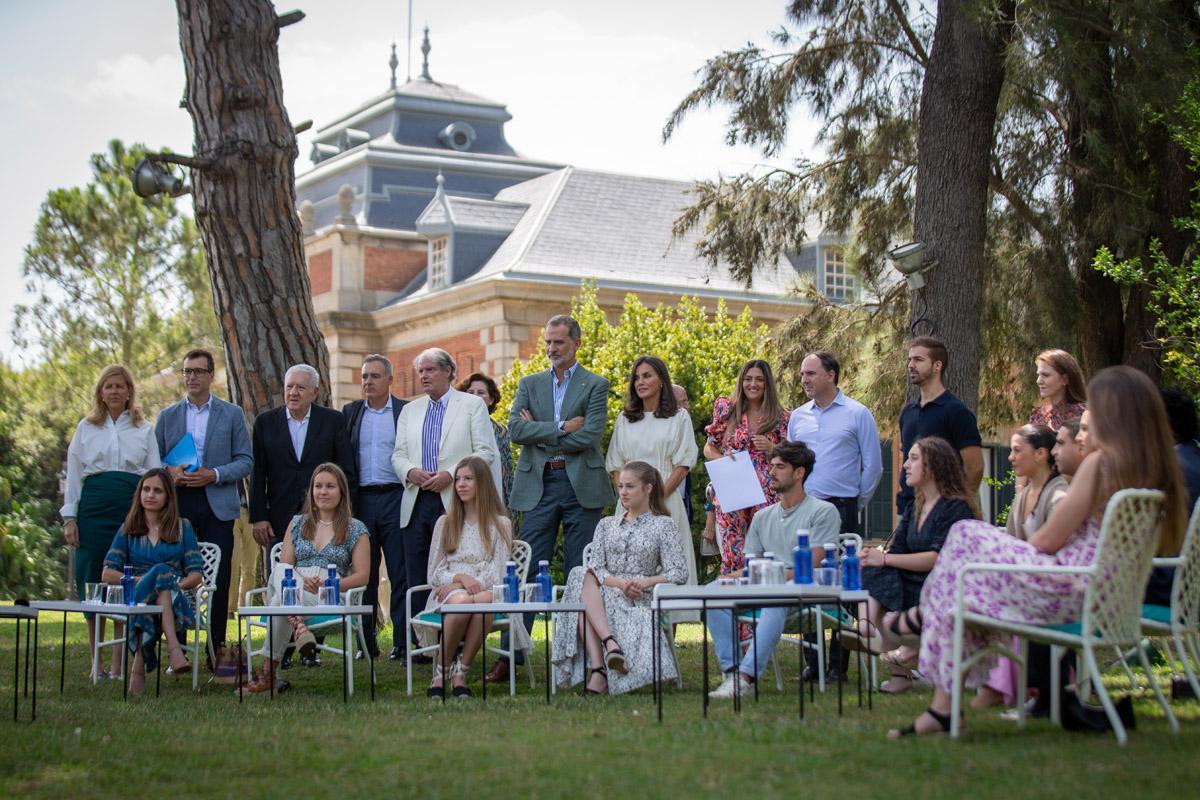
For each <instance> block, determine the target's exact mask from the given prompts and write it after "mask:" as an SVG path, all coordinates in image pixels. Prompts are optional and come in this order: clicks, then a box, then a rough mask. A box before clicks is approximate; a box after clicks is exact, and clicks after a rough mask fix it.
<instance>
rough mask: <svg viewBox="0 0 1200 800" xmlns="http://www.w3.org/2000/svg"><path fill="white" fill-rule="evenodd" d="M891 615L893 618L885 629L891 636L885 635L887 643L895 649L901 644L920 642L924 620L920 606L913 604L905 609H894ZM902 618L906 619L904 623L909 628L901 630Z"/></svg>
mask: <svg viewBox="0 0 1200 800" xmlns="http://www.w3.org/2000/svg"><path fill="white" fill-rule="evenodd" d="M914 615H915V616H914ZM889 616H890V617H891V619H890V620H888V621H887V622H886V624H885V625H884V629H885V630H886V631H887V632H888V633H889V634H890V636H885V637H884V639H885V644H888V645H889V646H890V647H891V649H893V650H894V649H895V648H896V647H898V646H900V645H905V644H907V645H916V644H918V643H919V642H920V640H921V628H922V622H923V615H922V614H921V607H920V606H912V607H911V608H906V609H905V610H903V611H893V612H892V613H891V614H889ZM901 620H903V621H904V625H905V627H907V628H908V630H906V631H902V630H900V621H901ZM887 639H891V641H890V642H888V641H887Z"/></svg>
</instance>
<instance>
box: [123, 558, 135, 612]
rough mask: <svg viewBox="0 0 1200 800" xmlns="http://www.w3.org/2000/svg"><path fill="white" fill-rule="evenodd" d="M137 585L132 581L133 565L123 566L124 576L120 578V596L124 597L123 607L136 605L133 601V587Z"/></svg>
mask: <svg viewBox="0 0 1200 800" xmlns="http://www.w3.org/2000/svg"><path fill="white" fill-rule="evenodd" d="M136 585H137V581H135V580H134V579H133V565H132V564H126V565H125V574H124V575H122V576H121V594H123V595H125V605H127V606H133V605H137V601H135V600H134V599H133V587H134V586H136Z"/></svg>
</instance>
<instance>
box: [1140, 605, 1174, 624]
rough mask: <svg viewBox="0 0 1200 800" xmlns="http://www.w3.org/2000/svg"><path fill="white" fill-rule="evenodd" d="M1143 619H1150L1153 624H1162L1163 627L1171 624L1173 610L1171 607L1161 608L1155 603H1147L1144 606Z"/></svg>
mask: <svg viewBox="0 0 1200 800" xmlns="http://www.w3.org/2000/svg"><path fill="white" fill-rule="evenodd" d="M1142 619H1148V620H1150V621H1152V622H1160V623H1162V624H1163V625H1170V624H1171V608H1170V606H1160V605H1155V604H1153V603H1146V604H1144V605H1143V606H1142Z"/></svg>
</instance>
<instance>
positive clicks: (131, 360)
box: [13, 140, 220, 400]
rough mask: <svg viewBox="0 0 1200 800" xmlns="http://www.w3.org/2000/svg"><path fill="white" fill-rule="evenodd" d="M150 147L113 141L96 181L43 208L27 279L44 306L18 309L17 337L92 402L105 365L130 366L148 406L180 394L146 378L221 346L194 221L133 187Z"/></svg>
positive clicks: (98, 159)
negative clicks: (195, 349)
mask: <svg viewBox="0 0 1200 800" xmlns="http://www.w3.org/2000/svg"><path fill="white" fill-rule="evenodd" d="M145 153H146V148H145V147H144V146H142V145H133V146H132V147H130V148H126V147H125V145H124V144H122V143H121V142H120V141H117V140H114V141H112V142H110V143H109V149H108V151H107V152H105V153H97V154H95V155H93V156H92V158H91V165H92V181H91V182H90V183H88V184H87V185H86V186H82V187H71V188H67V189H55V190H53V191H51V192H50V193H49V194H48V195H47V197H46V200H45V202H43V203H42V207H41V215H40V217H39V218H38V221H37V225H36V227H35V228H34V234H33V241H32V242H31V243H30V244H29V245H28V246H27V247H26V248H25V257H24V261H23V263H22V267H21V274H22V276H23V277H24V279H25V288H26V291H27V292H29V293H30V294H31V295H33V297H34V301H33V302H30V303H27V304H22V305H19V306H17V308H16V319H15V323H14V325H13V338H14V340H15V341H16V342H17V344H18V345H20V346H22V347H25V348H32V349H33V350H34V351H35V352H37V353H38V354H40V355H41V356H42V357H43V359H44V360H45V361H46V362H49V363H53V364H55V365H56V368H57V372H58V373H59V374H58V378H59V379H60V381H61V385H62V386H66V387H72V389H74V391H76V392H77V393H78V392H80V391H81V386H80V384H83V387H82V392H83V394H84V397H85V398H86V395H87V394H88V393H90V391H91V382H92V380H93V379H94V377H95V374H96V373H97V372H98V371H99V369H100V367H102V366H104V365H105V364H111V363H121V364H125V365H126V366H128V367H129V368H130V369H131V370H132V371H133V374H134V377H135V379H141V384H142V386H141V388H142V389H143V395H144V397H143V399H145V400H152V399H153V397H154V396H155V395H157V394H161V395H163V396H166V395H167V394H170V393H173V392H174V391H175V389H176V386H175V385H171V386H170V387H165V386H164V387H161V391H160V390H159V387H157V386H155V385H152V384H148V383H147V382H146V380H145V379H146V378H149V377H151V376H154V375H157V374H158V373H159V372H161V371H162V370H163V369H165V368H167V367H169V366H171V365H172V364H173V363H174V362H175V360H176V359H177V358H178V357H179V354H180V351H181V350H183V349H186V348H187V347H190V346H200V345H208V346H217V347H219V346H220V337H219V330H218V328H217V323H216V316H215V314H214V313H213V310H212V295H211V289H210V284H209V279H208V269H207V266H206V263H205V259H204V253H203V250H202V248H201V245H200V240H199V235H198V233H197V230H196V226H195V224H194V222H193V221H192V220H191V219H189V218H187V217H185V216H183V215H182V214H181V213H180V212H179V210H178V208H177V206H176V204H175V201H174V200H173V199H171V198H170V197H165V196H162V195H160V196H158V197H155V198H151V199H143V198H141V197H138V196H137V195H136V194H135V193H134V191H133V186H132V183H131V182H130V175H131V173H132V171H133V168H134V166H135V165H136V164H137V162H138V161H139V160H140V159H141V158H142V157H143V156H144V155H145Z"/></svg>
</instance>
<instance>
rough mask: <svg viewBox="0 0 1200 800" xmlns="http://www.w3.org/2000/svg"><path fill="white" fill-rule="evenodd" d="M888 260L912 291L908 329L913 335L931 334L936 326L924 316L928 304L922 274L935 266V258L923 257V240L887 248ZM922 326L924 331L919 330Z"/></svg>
mask: <svg viewBox="0 0 1200 800" xmlns="http://www.w3.org/2000/svg"><path fill="white" fill-rule="evenodd" d="M888 260H890V261H891V262H892V266H893V267H894V268H895V270H896V271H897V272H899V273H900V274H901V275H903V276H904V279H905V280H906V281H907V282H908V290H909V291H910V292H911V293H912V303H913V313H912V317H913V321H912V324H911V325H909V331H910V332H911V333H912V335H913V336H919V335H922V334H924V335H927V336H932V335H933V334H934V332H935V331H936V330H937V326H936V325H934V324H933V320H931V319H930V318H929V317H927V316H925V311H926V309H927V308H928V304H927V303H926V301H925V278H924V274H925V273H926V272H928V271H929V270H931V269H933V268H934V267H936V266H937V264H938V262H937V259H927V258H926V257H925V243H924V242H908V243H907V244H902V245H900V246H899V247H894V248H892V249H891V250H889V251H888ZM922 326H925V330H924V331H921V330H920V328H922Z"/></svg>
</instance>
